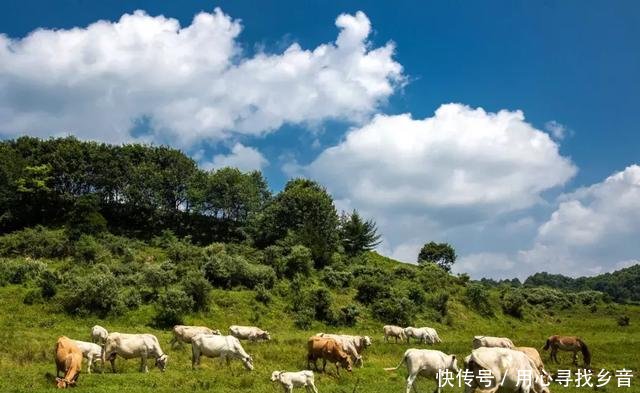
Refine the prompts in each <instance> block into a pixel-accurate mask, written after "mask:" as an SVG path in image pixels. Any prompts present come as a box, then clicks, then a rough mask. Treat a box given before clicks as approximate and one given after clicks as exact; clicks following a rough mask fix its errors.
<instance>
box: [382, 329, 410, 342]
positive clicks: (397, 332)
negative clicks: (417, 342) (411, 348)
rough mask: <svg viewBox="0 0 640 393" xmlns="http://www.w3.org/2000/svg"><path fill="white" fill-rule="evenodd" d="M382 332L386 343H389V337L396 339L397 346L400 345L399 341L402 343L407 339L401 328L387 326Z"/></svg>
mask: <svg viewBox="0 0 640 393" xmlns="http://www.w3.org/2000/svg"><path fill="white" fill-rule="evenodd" d="M382 331H383V332H384V341H385V342H389V337H394V338H395V339H396V344H397V343H398V339H400V342H402V341H404V340H405V339H406V338H407V336H406V335H405V333H404V329H403V328H401V327H400V326H394V325H385V326H384V327H383V328H382Z"/></svg>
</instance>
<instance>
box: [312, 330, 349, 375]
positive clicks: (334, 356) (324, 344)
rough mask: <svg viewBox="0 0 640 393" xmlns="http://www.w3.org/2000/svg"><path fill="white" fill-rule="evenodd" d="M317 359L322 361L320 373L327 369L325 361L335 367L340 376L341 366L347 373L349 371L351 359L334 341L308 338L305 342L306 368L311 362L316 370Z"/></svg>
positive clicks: (323, 338) (322, 338)
mask: <svg viewBox="0 0 640 393" xmlns="http://www.w3.org/2000/svg"><path fill="white" fill-rule="evenodd" d="M318 359H322V371H323V372H324V371H325V370H326V368H327V360H328V361H330V362H331V363H335V365H336V373H337V374H338V375H340V368H339V366H340V365H341V366H342V367H344V368H345V369H346V370H347V371H349V372H350V371H351V358H350V357H349V355H347V353H346V352H345V351H344V350H343V349H342V345H340V344H339V343H338V342H337V341H336V340H334V339H332V338H325V337H316V336H314V337H309V340H308V341H307V368H310V364H311V362H313V365H314V367H315V369H316V371H317V370H318V364H317V361H318Z"/></svg>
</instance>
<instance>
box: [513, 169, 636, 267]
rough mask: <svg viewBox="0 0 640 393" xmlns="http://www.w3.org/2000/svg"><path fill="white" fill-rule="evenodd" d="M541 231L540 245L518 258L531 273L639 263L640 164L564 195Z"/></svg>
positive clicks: (538, 241)
mask: <svg viewBox="0 0 640 393" xmlns="http://www.w3.org/2000/svg"><path fill="white" fill-rule="evenodd" d="M559 201H560V203H559V205H558V207H557V209H556V210H555V211H554V212H553V213H552V214H551V216H550V217H549V219H548V220H547V221H546V222H544V223H543V224H542V225H540V227H539V228H538V234H537V237H536V240H535V244H534V246H533V247H532V248H531V249H529V250H525V251H521V252H520V253H519V255H518V257H519V259H520V260H521V261H522V262H524V263H526V264H527V268H528V270H529V271H540V270H547V271H554V272H560V273H564V274H569V275H573V276H575V275H581V274H585V272H589V273H592V274H597V273H601V272H605V271H611V270H615V269H617V268H620V267H624V266H629V265H630V264H631V263H632V262H631V261H636V262H637V260H638V257H639V255H640V248H639V247H638V245H637V237H638V233H640V166H638V165H631V166H629V167H627V168H625V169H624V170H623V171H620V172H617V173H614V174H612V175H611V176H609V177H608V178H607V179H605V180H604V181H603V182H600V183H596V184H594V185H591V186H589V187H584V188H580V189H578V190H576V191H575V192H572V193H569V194H565V195H562V196H561V197H560V198H559Z"/></svg>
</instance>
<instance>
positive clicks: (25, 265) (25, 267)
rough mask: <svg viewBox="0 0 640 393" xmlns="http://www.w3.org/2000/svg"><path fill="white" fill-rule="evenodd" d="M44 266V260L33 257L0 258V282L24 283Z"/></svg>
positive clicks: (35, 275)
mask: <svg viewBox="0 0 640 393" xmlns="http://www.w3.org/2000/svg"><path fill="white" fill-rule="evenodd" d="M46 268H47V265H46V264H45V263H44V262H41V261H38V260H33V259H19V260H8V259H0V284H2V285H6V284H24V283H26V282H28V281H33V280H35V279H36V278H37V277H38V276H39V275H40V273H42V272H43V271H44V270H45V269H46Z"/></svg>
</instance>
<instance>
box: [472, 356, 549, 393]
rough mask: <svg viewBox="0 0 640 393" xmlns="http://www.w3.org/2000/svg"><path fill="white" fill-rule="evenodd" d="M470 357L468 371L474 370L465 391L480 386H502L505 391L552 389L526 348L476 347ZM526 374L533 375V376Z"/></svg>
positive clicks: (542, 391)
mask: <svg viewBox="0 0 640 393" xmlns="http://www.w3.org/2000/svg"><path fill="white" fill-rule="evenodd" d="M466 360H467V365H466V373H465V374H467V375H469V374H470V376H471V379H470V381H469V383H468V384H465V393H472V392H475V391H476V389H481V390H483V391H485V390H486V391H489V392H496V391H498V390H499V391H500V392H501V393H532V392H533V393H550V391H549V388H548V387H547V386H546V385H545V383H544V381H543V380H542V377H541V376H540V372H539V371H538V369H537V367H536V365H535V364H534V362H533V360H531V359H530V358H529V356H527V355H526V354H525V353H523V352H520V351H516V350H514V349H509V348H496V347H481V348H477V349H474V350H473V351H472V352H471V355H470V356H469V357H468V358H467V359H466ZM486 372H488V373H489V376H488V375H487V374H486ZM525 375H530V376H531V378H530V380H527V379H528V378H525V377H524V376H525ZM487 389H488V390H487Z"/></svg>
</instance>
